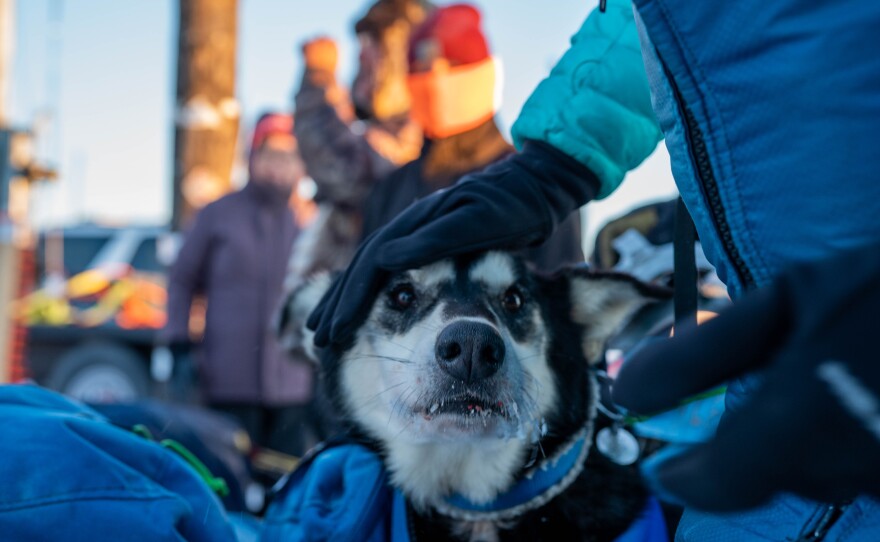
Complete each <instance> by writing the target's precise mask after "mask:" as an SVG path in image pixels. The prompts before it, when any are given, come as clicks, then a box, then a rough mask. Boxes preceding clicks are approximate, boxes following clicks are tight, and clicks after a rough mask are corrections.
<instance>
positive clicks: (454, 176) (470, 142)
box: [363, 4, 583, 270]
mask: <svg viewBox="0 0 880 542" xmlns="http://www.w3.org/2000/svg"><path fill="white" fill-rule="evenodd" d="M407 59H408V62H409V72H410V73H409V78H408V84H409V89H410V99H411V110H410V114H411V116H412V118H413V120H415V121H416V123H418V124H419V125H420V126H421V128H422V130H423V131H424V133H425V136H426V142H425V144H424V145H423V147H422V152H421V155H420V156H419V157H418V158H417V159H416V160H413V161H412V162H410V163H408V164H406V165H404V166H403V167H401V168H399V169H398V170H396V171H394V172H393V173H391V174H390V175H389V176H388V177H387V178H385V179H384V180H382V181H381V182H379V183H378V184H377V185H376V186H375V188H374V189H373V191H372V193H371V194H370V197H369V199H368V201H367V204H366V206H365V208H364V224H363V237H364V238H366V237H367V236H368V235H369V234H370V233H372V232H373V231H375V230H376V229H378V228H380V227H381V226H383V225H385V224H386V223H388V222H390V221H391V220H392V219H393V218H394V217H395V216H397V214H398V213H400V212H401V211H403V210H404V209H405V208H406V207H407V206H409V205H410V204H411V203H412V202H414V201H415V200H417V199H420V198H422V197H424V196H427V195H428V194H430V193H431V192H434V191H435V190H439V189H441V188H446V187H448V186H450V185H452V184H453V183H454V182H455V181H457V180H458V179H459V178H460V177H462V176H463V175H465V174H467V173H470V172H473V171H478V170H480V169H483V168H484V167H486V166H488V165H489V164H492V163H493V162H496V161H498V160H501V159H504V158H505V157H507V156H508V155H510V154H511V153H512V152H513V147H511V145H510V144H509V143H508V142H507V141H506V140H505V139H504V137H503V136H502V135H501V132H500V131H499V129H498V125H497V124H496V123H495V118H494V117H495V112H496V111H497V107H498V100H497V99H496V96H497V94H498V92H497V91H498V88H499V86H500V81H499V80H498V76H497V73H498V61H497V60H496V59H495V58H494V57H492V55H491V50H490V47H489V42H488V40H487V39H486V35H485V33H484V31H483V28H482V15H481V14H480V12H479V10H477V8H475V7H473V6H471V5H469V4H453V5H449V6H444V7H438V8H437V9H436V10H434V11H433V12H432V13H431V14H430V15H429V16H428V17H427V18H426V19H425V21H424V22H423V23H422V24H421V25H420V26H419V27H417V28H415V29H414V30H413V32H412V34H411V37H410V42H409V51H408V55H407ZM529 257H530V259H532V260H533V261H534V262H535V263H536V264H537V265H538V267H541V268H543V269H546V270H553V269H556V268H557V267H559V266H561V265H563V264H566V263H573V262H577V261H583V252H582V249H581V237H580V220H579V218H578V217H577V216H572V217H570V218H569V219H568V220H567V221H566V222H565V223H564V224H562V225H561V226H560V228H559V230H558V232H557V234H556V235H554V236H553V237H552V238H551V239H549V240H548V241H547V243H545V244H544V245H542V246H541V247H538V248H537V249H534V250H531V251H530V252H529Z"/></svg>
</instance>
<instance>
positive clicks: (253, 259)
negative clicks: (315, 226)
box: [161, 113, 313, 455]
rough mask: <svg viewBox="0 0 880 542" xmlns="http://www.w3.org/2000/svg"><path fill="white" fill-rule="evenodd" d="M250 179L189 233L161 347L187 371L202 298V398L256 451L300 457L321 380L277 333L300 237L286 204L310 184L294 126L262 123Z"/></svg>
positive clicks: (271, 120)
mask: <svg viewBox="0 0 880 542" xmlns="http://www.w3.org/2000/svg"><path fill="white" fill-rule="evenodd" d="M248 173H249V180H248V183H247V184H246V185H245V187H244V188H243V189H241V190H239V191H238V192H234V193H232V194H229V195H226V196H224V197H222V198H220V199H219V200H217V201H215V202H213V203H211V204H209V205H207V206H206V207H204V208H203V209H202V210H201V211H199V213H198V214H197V215H196V218H195V220H194V222H193V225H192V227H191V229H190V230H189V232H187V234H186V236H185V239H184V243H183V246H182V247H181V249H180V252H179V254H178V257H177V260H176V261H175V263H174V265H173V267H172V269H171V272H170V275H169V283H168V308H167V312H168V320H167V324H166V326H165V328H164V329H163V330H162V333H161V338H162V339H163V340H164V342H165V343H166V344H168V346H169V349H170V350H171V352H172V354H173V356H174V358H175V362H176V364H178V363H185V360H187V359H188V358H189V357H190V356H189V355H188V354H189V351H190V350H191V349H192V346H193V342H192V339H191V337H190V325H189V319H190V318H189V317H190V308H191V305H192V301H193V298H194V297H195V296H196V295H197V294H201V295H203V296H204V297H205V298H206V301H207V314H206V318H205V326H204V336H203V339H202V341H201V344H200V354H201V356H200V358H199V362H198V363H197V366H198V382H199V388H200V389H199V391H200V392H201V395H202V398H203V399H204V400H205V401H206V402H207V403H208V405H209V406H211V407H212V408H215V409H217V410H220V411H223V412H226V413H229V414H231V415H233V416H234V417H236V418H238V419H239V421H241V422H242V424H243V425H244V427H245V429H247V430H248V433H249V434H250V436H251V438H252V439H253V441H254V442H256V443H257V444H258V445H260V446H266V447H269V448H272V449H276V450H278V451H282V452H286V453H289V454H293V455H298V454H301V453H303V452H304V451H305V448H306V447H307V444H308V443H307V434H308V432H309V431H313V429H312V428H311V427H310V426H309V425H308V420H310V419H312V416H310V415H309V414H308V410H309V408H310V401H311V398H312V393H313V391H312V389H313V384H312V383H313V371H312V368H311V366H310V365H309V364H308V363H305V362H299V361H296V360H289V359H287V358H286V356H285V355H284V354H283V353H282V351H281V349H280V347H279V346H278V344H277V342H276V340H275V338H274V336H273V335H272V334H271V332H270V327H271V324H270V321H271V316H272V314H273V313H274V310H275V307H276V304H277V301H278V298H279V296H280V295H281V291H282V284H283V281H284V275H285V271H286V267H287V261H288V259H289V257H290V253H291V247H292V246H293V242H294V239H295V238H296V236H297V234H298V228H297V226H296V223H295V220H294V215H293V213H292V211H291V209H290V207H289V206H288V201H289V200H290V196H291V193H292V191H293V189H294V187H295V186H296V184H297V183H298V182H299V181H300V180H301V179H302V178H303V177H304V176H305V168H304V167H303V162H302V160H301V158H300V156H299V149H298V145H297V141H296V138H295V137H294V136H293V116H291V115H288V114H280V113H268V114H265V115H263V116H262V117H261V118H260V120H259V121H258V122H257V124H256V126H255V128H254V133H253V137H252V140H251V148H250V155H249V160H248Z"/></svg>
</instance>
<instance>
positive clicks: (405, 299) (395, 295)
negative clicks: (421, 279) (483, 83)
mask: <svg viewBox="0 0 880 542" xmlns="http://www.w3.org/2000/svg"><path fill="white" fill-rule="evenodd" d="M388 297H389V301H390V302H391V307H392V308H394V309H397V310H405V309H408V308H410V307H411V306H412V304H413V302H414V301H415V300H416V291H415V290H414V289H413V287H412V286H411V285H409V284H399V285H397V286H395V287H394V288H392V289H391V292H389V294H388Z"/></svg>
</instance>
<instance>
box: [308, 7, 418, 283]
mask: <svg viewBox="0 0 880 542" xmlns="http://www.w3.org/2000/svg"><path fill="white" fill-rule="evenodd" d="M430 9H431V6H430V4H429V3H427V2H424V1H422V0H378V1H377V2H375V3H374V4H373V5H372V6H371V7H370V8H369V10H368V11H367V13H366V14H365V15H364V16H363V17H362V18H361V19H359V20H358V21H357V22H356V23H355V32H356V34H357V37H358V41H359V43H360V55H359V65H358V72H357V76H356V77H355V80H354V83H353V85H352V89H351V93H349V92H347V91H346V90H345V89H344V88H343V87H342V86H341V85H340V84H339V82H338V80H337V78H336V68H337V60H338V54H339V53H338V49H337V46H336V43H335V42H334V41H333V40H332V39H330V38H327V37H321V38H317V39H314V40H311V41H309V42H307V43H306V44H305V45H303V48H302V52H303V57H304V61H305V70H304V72H303V77H302V82H301V84H300V87H299V90H298V91H297V92H296V97H295V105H296V115H297V121H296V127H295V130H296V136H297V139H298V141H299V145H300V148H301V150H302V156H303V159H304V160H305V164H306V167H307V169H308V171H309V175H310V176H311V177H312V179H314V181H315V183H316V185H317V195H316V201H318V202H319V205H320V207H319V213H318V216H317V218H316V220H315V222H314V223H313V225H312V226H311V227H310V228H309V229H308V230H307V231H306V232H304V235H303V236H302V237H301V239H300V240H299V241H298V244H297V248H296V250H295V251H294V256H293V258H294V259H293V260H292V261H291V285H295V284H296V282H298V280H300V279H302V278H303V277H306V276H309V275H312V274H314V273H315V272H316V271H321V270H327V269H340V268H343V267H345V266H346V265H347V264H348V262H349V260H350V258H351V255H352V253H353V252H354V248H355V246H356V245H357V242H358V241H359V240H360V237H361V215H360V210H361V207H362V206H363V202H364V200H365V198H366V196H367V194H368V193H369V191H370V189H371V188H372V186H373V184H374V183H375V182H376V181H377V180H378V179H381V178H383V177H385V176H387V175H388V174H389V173H391V172H392V171H393V170H394V169H396V168H397V167H399V166H400V165H402V164H405V163H407V162H409V161H410V160H412V159H414V158H416V157H417V156H418V155H419V151H420V149H421V146H422V133H421V129H420V128H419V126H418V125H417V124H415V123H413V122H412V121H411V120H410V116H409V103H410V101H409V93H408V90H407V85H406V77H407V61H406V53H407V43H408V41H409V36H410V31H411V28H412V27H413V26H414V25H418V24H419V23H421V22H422V21H423V20H424V18H425V16H426V14H427V13H428V12H429V11H430Z"/></svg>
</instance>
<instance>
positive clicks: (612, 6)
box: [512, 0, 663, 199]
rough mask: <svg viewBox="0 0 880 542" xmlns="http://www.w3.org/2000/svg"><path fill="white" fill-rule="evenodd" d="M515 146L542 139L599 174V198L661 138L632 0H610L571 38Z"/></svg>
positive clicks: (532, 102) (516, 133) (523, 119)
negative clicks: (567, 48)
mask: <svg viewBox="0 0 880 542" xmlns="http://www.w3.org/2000/svg"><path fill="white" fill-rule="evenodd" d="M512 133H513V140H514V143H515V144H516V146H517V148H520V149H521V148H522V144H523V142H524V141H525V140H527V139H532V140H537V141H543V142H544V143H547V144H549V145H551V146H553V147H555V148H557V149H559V150H560V151H563V152H564V153H566V154H568V155H569V156H571V157H573V158H575V159H576V160H578V161H579V162H580V163H582V164H583V165H585V166H586V167H587V168H589V169H590V171H592V172H593V173H595V175H596V176H597V177H598V179H599V181H600V189H599V193H598V194H597V198H596V199H601V198H604V197H606V196H608V195H609V194H611V192H613V191H614V190H615V189H616V188H617V186H618V185H620V183H621V181H623V177H624V176H625V175H626V173H627V172H628V171H629V170H631V169H634V168H635V167H636V166H638V165H639V164H640V163H641V162H642V161H643V160H644V159H645V158H647V157H648V155H650V154H651V152H653V150H654V148H655V147H656V146H657V143H658V142H659V141H660V140H661V139H662V138H663V136H662V133H661V131H660V126H659V125H658V123H657V119H656V118H655V116H654V111H653V109H652V107H651V95H650V92H649V89H648V79H647V76H646V75H645V66H644V63H643V62H642V53H641V48H640V46H639V36H638V32H637V30H636V25H635V21H634V17H633V11H632V5H631V3H630V1H629V0H608V5H607V9H606V11H605V13H600V12H599V10H598V9H597V10H594V11H593V12H592V13H591V14H590V16H589V17H588V18H587V20H586V22H584V24H583V26H581V28H580V30H578V32H577V34H575V35H574V37H572V39H571V47H570V48H569V50H568V51H566V53H565V54H564V55H563V56H562V58H561V59H560V60H559V62H558V63H557V64H556V66H555V67H554V68H553V70H552V71H551V72H550V75H549V76H548V77H547V78H546V79H544V80H543V81H541V83H540V84H539V85H538V87H537V88H536V89H535V91H534V92H533V93H532V95H531V96H530V97H529V99H528V100H527V101H526V103H525V105H524V106H523V109H522V111H521V112H520V114H519V117H518V118H517V120H516V122H515V123H514V125H513V128H512Z"/></svg>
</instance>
